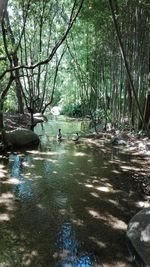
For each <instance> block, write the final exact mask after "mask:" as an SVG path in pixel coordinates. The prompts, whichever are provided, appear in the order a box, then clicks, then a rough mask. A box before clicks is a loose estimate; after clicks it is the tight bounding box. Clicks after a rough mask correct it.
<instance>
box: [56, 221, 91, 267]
mask: <svg viewBox="0 0 150 267" xmlns="http://www.w3.org/2000/svg"><path fill="white" fill-rule="evenodd" d="M57 249H58V257H59V258H60V259H59V260H58V262H57V263H56V265H55V267H94V266H96V258H95V256H94V255H93V254H89V253H88V252H82V251H80V250H81V248H80V244H79V242H78V241H77V240H76V237H75V231H74V229H73V226H72V224H71V223H70V222H65V223H63V224H62V226H61V227H60V231H59V233H58V238H57Z"/></svg>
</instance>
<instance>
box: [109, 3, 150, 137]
mask: <svg viewBox="0 0 150 267" xmlns="http://www.w3.org/2000/svg"><path fill="white" fill-rule="evenodd" d="M109 5H110V10H111V13H112V18H113V22H114V26H115V30H116V34H117V38H118V41H119V47H120V51H121V55H122V58H123V61H124V65H125V68H126V72H127V75H128V80H129V83H130V87H131V89H132V92H133V95H134V98H135V102H136V105H137V108H138V111H139V114H140V118H141V121H142V123H143V124H144V126H145V127H146V130H147V134H148V135H149V130H148V127H147V125H145V121H144V116H143V113H142V111H141V107H140V104H139V101H138V97H137V94H136V90H135V88H134V84H133V80H132V77H131V73H130V70H129V66H128V62H127V58H126V54H125V51H124V48H123V43H122V40H121V33H120V30H119V26H118V23H117V19H116V16H115V10H114V5H113V0H109Z"/></svg>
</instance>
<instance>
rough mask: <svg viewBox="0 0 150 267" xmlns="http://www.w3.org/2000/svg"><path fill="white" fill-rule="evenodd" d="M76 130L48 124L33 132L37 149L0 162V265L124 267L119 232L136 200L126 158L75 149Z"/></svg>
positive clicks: (102, 149) (82, 145)
mask: <svg viewBox="0 0 150 267" xmlns="http://www.w3.org/2000/svg"><path fill="white" fill-rule="evenodd" d="M82 127H83V125H81V122H77V121H72V122H65V121H59V120H56V121H48V122H47V123H44V124H43V125H38V127H37V128H36V132H37V133H38V134H39V135H40V138H41V144H40V146H39V148H38V149H37V150H36V149H34V150H32V149H31V150H26V151H14V152H13V153H8V154H7V155H4V156H1V158H0V182H1V183H0V252H1V253H0V266H2V267H5V266H8V267H13V266H14V267H25V266H29V267H32V266H33V267H50V266H52V267H95V266H101V264H103V266H119V267H120V266H123V267H124V266H131V265H130V263H129V258H128V257H129V255H128V251H127V247H126V239H125V233H126V227H127V224H128V222H129V220H130V218H131V217H132V215H133V214H135V213H136V212H137V210H138V207H137V202H138V197H139V196H138V193H137V188H136V185H135V184H134V183H133V181H132V175H131V170H132V172H133V166H132V164H131V162H130V157H127V156H126V155H123V154H120V153H118V151H117V150H114V149H112V148H111V147H109V146H108V147H107V146H103V145H102V143H100V144H99V147H95V146H93V145H92V144H91V143H86V142H85V141H84V139H82V138H81V140H80V142H79V143H78V144H75V143H74V142H72V141H71V137H72V134H73V133H75V132H79V133H80V134H81V129H82ZM59 128H61V129H62V134H63V141H62V142H60V143H58V142H57V141H56V134H57V131H58V129H59Z"/></svg>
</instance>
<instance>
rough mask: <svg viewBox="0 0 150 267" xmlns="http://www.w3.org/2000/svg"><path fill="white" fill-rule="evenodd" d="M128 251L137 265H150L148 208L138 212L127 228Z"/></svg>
mask: <svg viewBox="0 0 150 267" xmlns="http://www.w3.org/2000/svg"><path fill="white" fill-rule="evenodd" d="M127 240H128V247H129V251H130V253H131V255H132V257H133V261H134V262H135V264H136V266H138V267H149V266H150V208H145V209H143V210H141V211H140V212H138V213H137V214H136V215H135V216H134V217H133V218H132V219H131V221H130V223H129V225H128V229H127Z"/></svg>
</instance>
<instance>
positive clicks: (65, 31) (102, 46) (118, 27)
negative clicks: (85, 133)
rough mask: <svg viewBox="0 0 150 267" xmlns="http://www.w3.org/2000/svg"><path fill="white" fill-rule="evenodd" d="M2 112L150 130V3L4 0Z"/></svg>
mask: <svg viewBox="0 0 150 267" xmlns="http://www.w3.org/2000/svg"><path fill="white" fill-rule="evenodd" d="M0 5H1V6H0V22H1V34H0V127H1V129H2V128H3V127H4V125H3V112H8V111H13V112H14V111H15V112H19V113H24V112H25V111H26V110H28V111H31V110H32V112H41V113H45V112H47V111H49V109H50V108H51V107H52V106H54V105H61V107H62V110H63V112H64V113H66V114H69V115H74V116H82V117H85V116H87V115H89V116H90V117H91V118H92V119H93V121H95V122H96V123H99V122H105V123H107V122H111V123H112V124H113V125H114V126H116V127H121V128H122V129H130V130H131V129H134V130H140V129H145V130H146V131H147V133H149V125H150V76H149V72H150V31H149V29H150V2H149V1H148V0H124V1H123V0H118V1H116V0H113V1H112V0H101V1H99V0H74V1H71V0H60V1H58V0H50V1H49V0H39V1H36V0H32V1H29V0H13V1H12V0H8V1H7V0H2V1H1V4H0Z"/></svg>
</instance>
